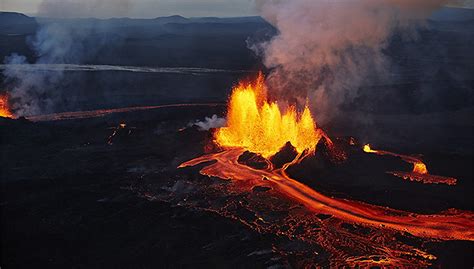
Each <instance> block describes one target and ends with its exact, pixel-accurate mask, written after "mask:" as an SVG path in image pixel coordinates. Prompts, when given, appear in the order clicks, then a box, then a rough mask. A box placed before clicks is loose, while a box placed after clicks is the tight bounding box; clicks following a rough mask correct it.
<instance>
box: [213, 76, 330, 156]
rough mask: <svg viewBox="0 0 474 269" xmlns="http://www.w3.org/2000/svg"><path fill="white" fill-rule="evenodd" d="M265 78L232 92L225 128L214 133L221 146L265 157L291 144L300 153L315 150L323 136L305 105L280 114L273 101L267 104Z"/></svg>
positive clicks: (259, 77) (240, 84) (247, 83)
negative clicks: (301, 108) (240, 149)
mask: <svg viewBox="0 0 474 269" xmlns="http://www.w3.org/2000/svg"><path fill="white" fill-rule="evenodd" d="M266 93H267V89H266V86H265V84H264V76H263V74H262V73H260V74H259V76H258V77H257V79H256V80H255V81H251V82H241V83H239V84H238V85H237V86H236V87H235V88H234V89H233V91H232V95H231V97H230V100H229V107H228V112H227V127H224V128H220V129H219V130H218V131H217V132H216V133H215V141H216V143H217V144H219V145H220V146H223V147H240V148H244V149H247V150H249V151H251V152H254V153H259V154H261V155H262V156H264V157H270V156H272V155H274V154H275V153H277V152H278V151H279V149H280V148H282V147H283V146H284V145H285V144H286V143H287V142H290V143H291V144H292V145H293V146H294V147H295V148H296V150H297V151H298V152H299V153H302V152H303V151H305V150H310V151H314V149H315V147H316V144H317V143H318V141H319V139H320V138H321V137H322V132H321V131H320V130H319V129H317V127H316V122H315V120H314V119H313V116H312V115H311V112H310V110H309V108H308V106H306V107H305V108H304V110H303V111H302V112H301V113H298V112H297V111H296V108H295V107H292V106H290V107H289V108H288V109H286V111H285V112H282V111H281V110H280V108H279V106H278V104H277V103H276V102H268V101H267V95H266Z"/></svg>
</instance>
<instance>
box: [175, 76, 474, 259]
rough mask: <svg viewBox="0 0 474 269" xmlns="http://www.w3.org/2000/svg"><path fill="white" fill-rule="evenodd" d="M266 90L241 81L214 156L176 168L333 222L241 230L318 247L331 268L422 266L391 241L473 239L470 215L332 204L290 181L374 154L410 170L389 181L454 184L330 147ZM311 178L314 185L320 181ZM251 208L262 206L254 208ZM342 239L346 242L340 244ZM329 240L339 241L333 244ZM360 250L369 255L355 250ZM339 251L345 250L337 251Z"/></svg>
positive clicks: (421, 255) (421, 167) (345, 147)
mask: <svg viewBox="0 0 474 269" xmlns="http://www.w3.org/2000/svg"><path fill="white" fill-rule="evenodd" d="M266 92H267V88H266V86H265V83H264V76H263V75H262V74H259V75H258V77H257V78H256V79H255V80H254V81H244V82H241V83H239V84H238V85H237V86H236V87H235V88H234V89H233V91H232V94H231V97H230V99H229V104H228V111H227V126H226V127H222V128H219V129H216V130H215V131H214V133H213V135H214V141H212V142H211V143H214V144H215V146H213V147H210V148H214V149H216V151H217V152H211V153H209V154H207V155H204V156H201V157H197V158H195V159H192V160H190V161H187V162H185V163H183V164H181V165H180V166H179V167H180V168H184V167H190V166H196V165H199V164H206V165H205V166H204V168H202V169H201V170H200V173H201V174H202V175H207V176H210V177H217V178H221V179H225V180H228V179H230V180H231V181H233V184H235V186H239V187H235V188H241V190H243V191H244V192H245V191H248V190H250V189H254V190H255V188H256V187H257V189H259V190H264V191H266V190H268V189H271V190H272V191H271V193H272V194H273V195H276V197H278V198H280V199H283V200H288V201H291V203H296V204H301V205H303V206H304V208H305V210H307V211H308V212H311V213H312V214H316V215H315V216H328V217H330V219H331V221H330V222H331V223H332V224H331V225H329V226H327V225H326V224H322V223H321V222H326V218H327V217H326V218H322V219H321V218H320V219H319V220H315V219H314V218H313V217H311V213H309V214H305V216H306V217H304V218H303V219H304V221H303V220H302V221H303V222H304V223H305V224H304V225H303V224H302V225H303V226H304V227H306V228H305V229H309V228H308V225H311V223H313V222H315V223H314V225H317V226H318V227H320V228H319V229H317V230H313V229H311V230H306V231H305V232H303V233H302V234H300V233H297V234H295V232H296V231H293V232H291V231H282V230H281V229H282V227H285V226H287V225H290V226H291V225H292V224H291V223H286V222H287V221H288V220H287V219H286V220H283V223H281V225H283V226H281V227H280V226H278V225H277V224H275V225H276V226H278V227H275V226H274V225H272V224H271V223H267V221H265V220H264V218H261V222H263V223H260V222H258V221H257V222H250V223H249V222H248V221H245V223H246V224H248V225H249V226H251V227H253V228H255V229H256V230H258V231H266V232H271V233H277V234H280V235H286V236H289V237H290V238H292V237H296V238H299V240H303V241H307V242H312V243H314V244H318V245H321V246H322V247H323V248H324V249H325V250H326V251H328V252H329V255H330V261H331V262H330V263H331V264H332V265H341V264H349V265H353V266H356V265H357V266H365V265H374V264H378V265H395V266H407V265H413V264H418V265H420V266H426V265H429V264H431V261H432V260H434V259H436V257H435V256H433V255H431V254H429V253H427V252H424V251H422V250H420V249H418V248H416V247H414V246H410V245H406V244H403V243H401V242H398V243H394V242H391V240H392V239H391V238H393V236H395V235H396V234H408V235H410V236H414V237H416V238H421V239H422V240H426V241H429V240H470V241H472V240H474V215H473V214H472V212H470V211H461V210H456V209H450V210H448V211H443V212H440V213H436V214H429V215H427V214H416V213H411V212H408V211H404V210H400V209H392V208H389V207H386V206H381V205H372V204H368V203H365V202H359V201H355V200H352V199H339V198H334V197H332V196H329V195H325V194H324V193H321V192H319V191H318V190H316V189H314V188H311V187H308V186H307V185H305V184H303V183H301V182H300V181H298V180H297V179H296V178H293V176H292V175H291V173H289V172H288V170H289V169H292V170H294V169H307V167H313V168H314V167H315V169H316V170H315V171H318V170H319V171H320V170H324V169H326V168H327V167H338V166H339V165H341V164H342V163H344V162H346V160H347V159H350V158H351V157H352V156H357V155H365V154H367V153H376V154H377V155H389V156H392V157H395V158H398V159H401V160H402V161H404V162H407V163H410V164H412V165H413V170H412V171H406V172H389V173H390V174H391V175H394V176H397V177H402V178H406V179H411V180H412V181H421V182H423V183H445V184H451V185H452V184H455V183H456V179H454V178H447V177H439V176H431V175H429V174H428V170H427V168H426V165H425V164H424V163H423V162H422V161H421V159H419V158H415V157H412V156H409V155H401V154H396V153H391V152H388V151H375V150H372V149H371V148H370V146H368V145H366V146H365V147H364V146H361V145H358V144H357V142H356V141H355V140H354V139H353V138H350V139H339V138H338V139H335V140H334V141H333V140H332V139H330V138H329V137H328V136H327V135H326V134H325V132H324V131H323V130H321V129H320V128H318V126H317V124H316V121H315V120H314V117H313V116H312V115H311V112H310V110H309V108H308V106H305V107H304V108H303V110H302V111H301V112H298V111H297V109H296V107H294V106H289V107H288V108H286V109H284V110H282V109H281V108H280V107H279V105H278V104H277V103H276V102H269V101H268V99H267V95H266ZM341 169H342V168H341ZM317 174H318V173H315V175H317ZM313 180H315V181H317V180H318V178H314V179H313ZM406 184H409V183H406ZM232 192H235V190H234V191H232ZM271 203H273V202H271ZM245 204H246V205H247V206H249V204H250V207H252V206H251V204H252V202H249V201H247V202H245ZM256 205H257V206H259V207H261V204H260V203H259V202H257V203H256ZM266 206H268V207H270V208H272V207H274V206H271V205H266ZM226 210H227V209H224V213H222V214H223V215H225V216H229V213H228V212H227V211H226ZM217 212H221V211H219V210H217ZM289 214H290V215H291V214H292V213H289ZM238 215H239V214H238V213H237V216H235V215H234V216H233V217H232V218H237V219H239V216H238ZM242 221H244V220H242ZM275 221H276V220H275ZM276 222H278V221H276ZM344 225H354V226H356V227H365V228H360V229H367V230H366V232H365V233H367V234H368V235H367V234H366V235H365V236H368V237H377V238H378V239H377V240H379V241H380V242H379V243H381V244H383V245H385V248H383V249H380V248H377V246H375V245H373V244H372V243H370V242H368V241H366V240H365V239H363V238H362V237H361V236H363V235H360V234H359V235H351V234H347V231H345V230H344V229H345V228H344V229H343V228H342V227H345V226H344ZM357 229H359V228H357ZM343 235H344V236H343ZM341 236H342V237H346V238H345V239H344V240H342V239H341V238H340V237H341ZM338 238H339V239H338ZM348 238H350V239H348ZM332 239H334V240H336V241H338V240H342V241H344V242H337V243H336V242H333V241H332ZM358 247H362V248H366V249H365V251H361V250H360V249H359V250H356V249H357V248H358ZM342 248H347V249H348V250H346V251H344V250H341V249H342ZM349 249H353V250H354V252H351V251H350V250H349Z"/></svg>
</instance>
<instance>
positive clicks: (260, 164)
mask: <svg viewBox="0 0 474 269" xmlns="http://www.w3.org/2000/svg"><path fill="white" fill-rule="evenodd" d="M237 161H238V162H239V163H240V164H245V165H247V166H250V167H252V168H255V169H267V168H268V163H267V160H266V159H265V158H264V157H262V156H261V155H259V154H256V153H253V152H250V151H246V152H244V153H242V155H240V156H239V159H238V160H237Z"/></svg>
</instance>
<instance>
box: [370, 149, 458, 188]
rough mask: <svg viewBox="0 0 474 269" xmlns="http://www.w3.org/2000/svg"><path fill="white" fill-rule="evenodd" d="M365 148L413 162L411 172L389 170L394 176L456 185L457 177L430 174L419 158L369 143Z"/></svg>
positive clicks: (375, 152) (428, 182)
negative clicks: (375, 146)
mask: <svg viewBox="0 0 474 269" xmlns="http://www.w3.org/2000/svg"><path fill="white" fill-rule="evenodd" d="M363 150H364V152H366V153H374V154H377V155H390V156H394V157H398V158H400V159H402V160H403V161H405V162H408V163H411V164H413V170H412V171H411V172H403V171H394V172H388V173H390V174H392V175H394V176H397V177H401V178H403V179H407V180H411V181H420V182H423V183H426V184H430V183H433V184H439V183H442V184H447V185H456V182H457V179H455V178H452V177H443V176H435V175H430V174H429V172H428V168H426V164H425V163H424V162H423V161H422V160H420V159H419V158H416V157H413V156H408V155H402V154H398V153H393V152H390V151H385V150H374V149H372V148H371V147H370V145H369V144H366V145H364V148H363Z"/></svg>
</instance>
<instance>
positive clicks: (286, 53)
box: [252, 0, 448, 123]
mask: <svg viewBox="0 0 474 269" xmlns="http://www.w3.org/2000/svg"><path fill="white" fill-rule="evenodd" d="M447 3H448V1H446V0H333V1H330V0H260V1H258V0H257V4H258V7H259V9H260V13H261V15H262V16H263V17H264V18H265V19H266V20H267V21H269V22H270V23H271V24H272V25H274V26H275V27H276V28H277V29H278V31H279V32H278V35H277V36H275V37H274V38H272V39H271V40H270V41H267V42H264V43H260V44H255V45H253V46H252V48H253V49H254V50H255V51H256V52H257V53H258V54H260V55H262V56H263V60H264V64H265V65H266V66H267V67H268V68H270V70H272V72H271V74H270V75H269V77H268V80H267V82H268V84H269V86H270V88H271V89H272V91H273V92H271V94H272V95H273V97H274V98H277V99H280V100H283V101H288V102H298V103H299V104H304V103H305V102H306V100H309V101H310V104H311V106H312V108H313V110H314V112H315V113H316V116H317V118H318V121H319V122H323V123H324V122H326V121H329V120H330V119H331V117H333V116H334V115H336V114H337V112H338V106H339V105H340V104H342V102H343V101H344V100H351V99H352V98H354V97H355V95H356V93H357V88H358V87H360V86H364V85H366V84H368V83H376V82H377V81H387V80H388V79H389V77H388V74H387V73H388V72H387V70H388V67H389V65H390V63H389V61H388V59H387V58H386V57H385V55H384V53H383V50H384V48H386V46H387V44H388V39H389V37H390V36H391V34H392V33H393V32H394V31H395V30H400V29H402V30H408V31H404V32H405V33H413V31H412V30H413V29H414V28H411V27H410V26H413V25H414V24H418V23H420V21H421V19H423V18H426V17H427V16H429V15H430V14H431V13H432V12H433V11H434V10H436V9H437V8H439V7H440V6H442V5H444V4H447ZM410 28H411V29H410Z"/></svg>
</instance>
